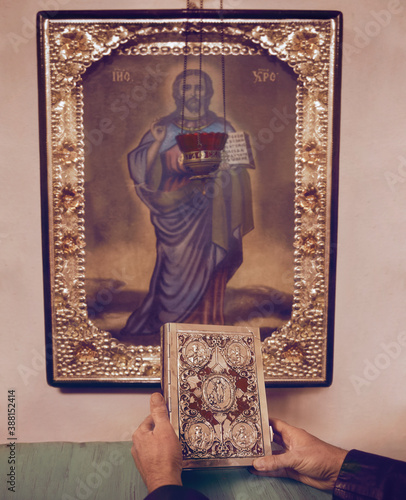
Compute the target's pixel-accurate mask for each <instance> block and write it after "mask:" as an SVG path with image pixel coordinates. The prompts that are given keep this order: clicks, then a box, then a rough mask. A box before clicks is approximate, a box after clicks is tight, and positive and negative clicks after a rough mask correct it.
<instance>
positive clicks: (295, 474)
mask: <svg viewBox="0 0 406 500" xmlns="http://www.w3.org/2000/svg"><path fill="white" fill-rule="evenodd" d="M269 423H270V425H272V428H273V431H274V441H275V442H276V443H277V444H279V445H280V446H282V447H283V448H285V450H286V451H285V452H281V453H279V454H278V452H276V453H275V454H274V455H268V456H266V457H261V458H257V459H255V460H254V461H253V466H254V467H255V469H256V470H255V471H253V472H254V474H257V475H264V476H273V477H290V478H292V479H296V481H300V482H302V483H304V484H308V485H309V486H313V487H314V488H319V489H321V490H332V489H333V488H334V485H335V482H336V480H337V476H338V474H339V472H340V469H341V466H342V464H343V462H344V459H345V457H346V455H347V453H348V452H347V451H346V450H342V449H341V448H337V447H336V446H333V445H331V444H328V443H325V442H324V441H321V440H320V439H318V438H316V437H315V436H312V435H311V434H309V433H308V432H306V431H305V430H303V429H298V428H297V427H293V426H292V425H289V424H287V423H286V422H283V421H282V420H279V419H276V418H275V419H270V421H269Z"/></svg>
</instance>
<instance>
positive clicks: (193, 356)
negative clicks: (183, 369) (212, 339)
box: [182, 340, 210, 368]
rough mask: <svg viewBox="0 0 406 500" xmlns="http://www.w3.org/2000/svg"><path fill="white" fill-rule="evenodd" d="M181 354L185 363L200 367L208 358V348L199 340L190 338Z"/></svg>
mask: <svg viewBox="0 0 406 500" xmlns="http://www.w3.org/2000/svg"><path fill="white" fill-rule="evenodd" d="M182 354H183V359H184V360H185V361H186V363H188V364H189V365H190V366H192V367H194V368H199V367H202V366H204V365H205V364H207V363H208V362H209V360H210V349H209V347H208V346H207V344H205V343H204V342H203V341H201V340H191V341H190V342H188V343H187V344H186V345H185V346H184V348H183V350H182Z"/></svg>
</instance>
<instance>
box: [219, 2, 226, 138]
mask: <svg viewBox="0 0 406 500" xmlns="http://www.w3.org/2000/svg"><path fill="white" fill-rule="evenodd" d="M220 22H221V24H220V35H221V81H222V85H223V116H224V133H226V123H227V120H226V61H225V57H224V24H223V0H220Z"/></svg>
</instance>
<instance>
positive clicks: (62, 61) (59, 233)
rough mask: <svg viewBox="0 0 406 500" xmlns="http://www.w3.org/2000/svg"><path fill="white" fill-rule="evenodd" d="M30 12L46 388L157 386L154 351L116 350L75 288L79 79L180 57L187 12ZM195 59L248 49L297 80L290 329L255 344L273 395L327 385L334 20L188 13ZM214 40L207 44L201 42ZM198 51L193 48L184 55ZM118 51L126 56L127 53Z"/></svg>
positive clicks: (81, 261)
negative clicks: (195, 36)
mask: <svg viewBox="0 0 406 500" xmlns="http://www.w3.org/2000/svg"><path fill="white" fill-rule="evenodd" d="M158 14H159V17H156V15H157V12H154V17H151V16H152V13H151V12H124V13H120V14H119V15H118V14H116V13H108V12H94V13H80V12H76V13H64V12H59V13H56V12H55V13H52V12H47V13H39V36H38V41H39V43H38V46H39V59H40V75H39V78H40V120H41V130H42V137H41V148H42V149H41V154H42V180H43V183H42V187H43V210H44V231H43V233H44V234H43V238H44V267H45V270H46V272H45V303H46V329H47V339H48V340H47V346H48V347H51V350H52V356H50V357H51V358H52V359H50V362H49V364H48V380H49V383H50V384H52V385H59V386H62V385H79V384H94V383H98V384H101V383H103V384H108V385H115V386H117V384H131V383H132V384H134V383H158V382H159V380H160V366H161V361H160V352H159V351H160V349H159V347H153V346H126V345H124V344H121V343H120V342H119V341H118V340H116V339H114V338H112V336H111V334H110V333H108V332H106V331H101V330H99V329H98V328H97V327H96V326H95V325H94V324H93V323H92V322H91V321H90V320H89V319H88V314H87V305H86V297H85V290H84V279H85V272H86V263H85V256H86V249H85V236H84V227H85V220H84V130H83V105H84V103H83V93H82V83H81V77H82V75H83V73H84V72H85V71H86V69H87V68H88V67H89V66H91V65H92V64H93V63H94V62H95V61H98V60H99V59H101V58H102V57H104V56H106V55H108V54H111V52H112V51H113V50H121V48H122V50H123V51H124V52H123V53H131V54H140V55H143V54H156V53H161V54H165V53H173V54H181V53H183V51H184V47H185V42H184V36H183V31H184V29H185V21H186V12H185V11H183V12H182V11H166V12H165V11H162V13H158ZM187 15H188V18H189V23H190V26H189V29H191V30H192V31H193V30H196V31H197V30H198V29H199V25H200V26H203V29H204V32H205V42H204V46H203V51H204V53H205V54H218V53H219V52H220V50H221V49H220V45H219V43H218V40H219V36H220V26H222V29H223V30H224V44H223V51H224V53H225V54H233V53H241V54H243V53H246V54H255V53H256V52H257V51H258V50H261V51H267V52H268V53H269V54H270V55H272V56H276V57H277V58H279V59H280V60H282V61H286V62H287V63H288V64H289V66H290V67H291V68H293V70H294V72H295V73H296V74H297V75H298V80H297V82H298V84H297V98H296V108H297V120H296V121H297V123H296V147H295V237H294V247H295V266H294V294H293V309H292V311H293V312H292V316H291V320H290V321H289V322H288V323H286V324H285V325H284V326H283V327H282V328H280V330H279V331H278V332H277V335H272V337H270V338H267V339H266V340H265V341H264V342H263V360H264V372H265V380H266V382H267V384H268V385H272V386H298V385H313V386H314V385H329V384H330V383H331V380H332V353H333V343H332V339H333V337H332V335H333V321H334V276H335V250H336V216H337V162H338V128H339V118H338V116H339V87H340V62H341V14H340V13H338V12H285V13H283V12H280V11H278V12H271V11H268V12H265V11H263V12H249V11H239V12H227V11H224V19H223V21H222V24H221V23H220V20H219V12H216V11H188V12H187ZM211 40H212V41H211ZM189 50H191V51H192V52H194V53H196V52H198V51H199V50H200V49H199V45H198V44H196V43H193V42H192V43H190V44H189ZM125 51H127V52H125Z"/></svg>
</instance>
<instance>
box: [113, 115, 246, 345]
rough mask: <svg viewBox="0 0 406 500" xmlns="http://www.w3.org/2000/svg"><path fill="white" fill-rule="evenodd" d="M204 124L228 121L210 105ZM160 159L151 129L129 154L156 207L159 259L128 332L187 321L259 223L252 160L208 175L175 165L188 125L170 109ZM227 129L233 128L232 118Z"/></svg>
mask: <svg viewBox="0 0 406 500" xmlns="http://www.w3.org/2000/svg"><path fill="white" fill-rule="evenodd" d="M210 116H211V118H212V119H211V123H210V124H208V126H206V127H205V128H204V129H203V131H204V132H223V131H224V122H223V121H222V120H219V119H218V118H217V116H216V115H214V113H210ZM165 124H166V137H165V139H164V141H163V143H162V145H161V147H160V150H159V155H158V159H157V161H156V162H155V163H154V165H152V166H151V167H150V169H149V170H148V171H147V153H148V150H149V148H150V147H151V145H152V143H153V142H154V137H153V136H152V133H151V131H149V132H147V133H146V134H145V136H144V137H143V139H142V140H141V142H140V144H139V146H138V147H137V148H136V149H134V150H133V151H131V152H130V153H129V155H128V165H129V170H130V175H131V178H132V179H133V181H134V184H135V189H136V192H137V194H138V196H139V197H140V199H141V200H142V201H143V202H144V203H145V204H146V205H147V206H148V208H149V209H150V212H151V222H152V224H153V226H154V228H155V234H156V263H155V268H154V272H153V275H152V278H151V282H150V286H149V291H148V293H147V295H146V297H145V299H144V301H143V303H142V305H141V307H140V308H138V309H137V310H135V311H134V312H133V313H132V314H131V316H130V317H129V319H128V321H127V324H126V326H125V328H124V329H123V330H122V332H121V333H122V334H123V335H131V336H132V335H148V334H156V333H159V329H160V327H161V326H162V325H163V324H164V323H167V322H182V321H184V320H185V319H186V318H187V317H188V316H189V315H190V314H191V312H192V311H193V310H194V309H195V308H196V306H197V305H198V303H199V301H200V300H201V299H202V297H203V295H204V294H205V292H206V290H207V288H208V286H209V283H210V280H211V278H212V276H213V275H214V273H215V271H216V270H218V269H220V268H222V269H226V272H227V278H228V279H229V278H230V277H231V276H232V275H233V274H234V272H235V271H236V269H237V268H238V267H239V266H240V264H241V262H242V236H243V235H244V234H246V233H247V232H248V231H250V230H251V229H252V228H253V221H252V201H251V187H250V180H249V174H248V172H247V171H246V169H245V168H242V167H237V168H232V169H229V170H219V171H217V173H216V174H214V175H213V176H212V177H211V178H209V179H207V178H206V179H190V177H189V176H185V175H184V173H177V172H174V170H173V169H171V168H170V165H169V163H170V161H171V158H172V161H173V157H174V154H176V155H178V154H179V151H178V149H177V145H176V139H175V138H176V136H177V135H178V134H180V133H181V129H180V128H179V126H178V125H177V124H176V121H175V120H172V119H171V115H170V116H169V117H167V118H166V123H165ZM226 130H227V132H229V131H233V128H232V127H231V126H230V125H229V124H228V123H227V129H226Z"/></svg>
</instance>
